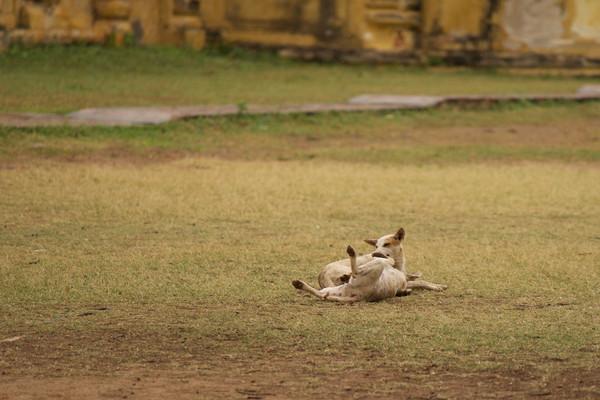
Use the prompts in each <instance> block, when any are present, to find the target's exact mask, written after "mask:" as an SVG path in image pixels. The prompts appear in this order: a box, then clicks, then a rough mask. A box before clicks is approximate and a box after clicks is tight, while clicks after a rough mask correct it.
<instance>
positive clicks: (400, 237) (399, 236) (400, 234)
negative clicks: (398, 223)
mask: <svg viewBox="0 0 600 400" xmlns="http://www.w3.org/2000/svg"><path fill="white" fill-rule="evenodd" d="M405 235H406V233H405V232H404V228H400V229H398V232H396V234H395V235H394V239H396V240H400V241H402V240H403V239H404V236H405Z"/></svg>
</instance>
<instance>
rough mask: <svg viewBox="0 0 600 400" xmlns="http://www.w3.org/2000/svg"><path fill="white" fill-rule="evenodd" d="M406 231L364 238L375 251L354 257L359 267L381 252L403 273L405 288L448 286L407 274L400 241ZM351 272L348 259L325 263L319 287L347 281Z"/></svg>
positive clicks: (403, 292) (440, 289) (337, 284)
mask: <svg viewBox="0 0 600 400" xmlns="http://www.w3.org/2000/svg"><path fill="white" fill-rule="evenodd" d="M405 235H406V233H405V231H404V229H403V228H400V229H399V230H398V232H396V233H395V234H390V235H384V236H382V237H380V238H379V239H366V240H365V242H366V243H368V244H370V245H371V246H374V247H375V251H373V253H371V254H365V255H362V256H359V257H357V258H356V263H357V266H358V267H361V266H363V265H365V264H367V263H369V262H371V261H372V260H373V259H374V258H377V257H376V255H378V254H381V255H383V256H385V257H386V258H387V257H389V258H391V259H392V260H393V262H394V264H393V267H394V268H395V269H397V270H399V271H400V272H402V273H403V274H404V276H405V277H406V279H407V285H408V286H407V289H427V290H434V291H438V292H439V291H443V290H445V289H447V288H448V287H447V286H446V285H440V284H437V283H431V282H427V281H424V280H421V279H420V278H421V274H420V273H416V274H409V273H408V272H407V271H406V258H405V255H404V248H403V247H402V243H403V241H404V237H405ZM351 274H352V270H351V266H350V260H348V259H344V260H338V261H334V262H332V263H329V264H327V265H326V266H325V267H324V268H323V270H322V271H321V273H320V274H319V285H320V286H321V289H323V288H328V287H334V286H339V285H341V284H343V283H347V282H348V279H349V277H350V276H351ZM404 294H407V293H406V291H401V292H399V293H398V295H404Z"/></svg>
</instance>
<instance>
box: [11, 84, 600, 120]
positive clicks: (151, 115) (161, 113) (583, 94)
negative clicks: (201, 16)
mask: <svg viewBox="0 0 600 400" xmlns="http://www.w3.org/2000/svg"><path fill="white" fill-rule="evenodd" d="M524 101H526V102H534V103H535V102H547V101H560V102H583V101H600V85H588V86H584V87H582V88H581V89H580V90H579V91H578V93H576V94H566V95H565V94H560V95H514V96H511V95H501V96H478V95H476V96H445V97H442V96H397V95H373V94H368V95H361V96H356V97H353V98H352V99H350V100H349V101H348V103H326V104H300V105H277V106H271V105H248V106H245V107H240V106H237V105H233V104H228V105H207V106H186V107H109V108H87V109H83V110H79V111H76V112H73V113H70V114H67V115H58V114H32V113H9V114H0V125H1V126H14V127H33V126H56V125H75V126H79V125H95V126H134V125H156V124H164V123H167V122H171V121H176V120H181V119H190V118H200V117H216V116H227V115H241V114H243V115H267V114H320V113H328V112H366V111H393V110H420V109H430V108H436V107H441V106H444V105H453V106H456V107H461V106H469V107H472V106H476V105H485V104H497V103H510V102H513V103H518V102H524Z"/></svg>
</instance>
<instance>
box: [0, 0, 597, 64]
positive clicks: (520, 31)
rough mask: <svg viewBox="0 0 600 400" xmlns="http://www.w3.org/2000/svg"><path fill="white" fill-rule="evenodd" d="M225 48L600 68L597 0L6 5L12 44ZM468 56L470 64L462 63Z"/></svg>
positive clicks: (3, 37)
mask: <svg viewBox="0 0 600 400" xmlns="http://www.w3.org/2000/svg"><path fill="white" fill-rule="evenodd" d="M207 32H208V33H210V34H211V35H212V37H215V38H220V40H222V41H223V42H225V43H239V44H243V45H262V46H275V47H297V48H309V49H312V48H320V49H333V50H337V51H356V52H364V51H367V52H373V53H381V54H388V55H392V56H394V55H396V54H397V55H408V56H414V57H415V58H418V57H420V56H427V55H430V54H431V55H436V56H441V57H444V56H453V55H456V54H458V55H460V54H476V55H478V57H480V58H483V57H487V58H488V59H494V58H498V59H504V60H505V59H511V58H512V59H519V58H521V59H525V58H527V57H529V56H530V55H541V56H548V57H555V58H556V60H557V62H561V61H560V59H561V57H563V58H564V57H575V58H577V57H579V58H582V59H595V60H599V62H600V0H48V1H34V0H0V48H1V47H2V46H6V45H7V44H9V43H11V42H26V43H42V42H58V43H69V42H73V41H81V42H99V43H101V42H106V41H114V42H116V43H117V44H119V43H124V42H125V41H126V40H128V38H131V39H132V40H134V41H135V42H137V43H141V44H157V43H164V44H174V45H189V46H193V47H195V48H202V47H203V46H204V44H205V42H206V34H207ZM465 59H466V58H465Z"/></svg>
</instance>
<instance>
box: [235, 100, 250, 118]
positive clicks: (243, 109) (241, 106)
mask: <svg viewBox="0 0 600 400" xmlns="http://www.w3.org/2000/svg"><path fill="white" fill-rule="evenodd" d="M247 112H248V104H247V103H246V102H245V101H240V102H239V103H237V113H238V115H244V114H246V113H247Z"/></svg>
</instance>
